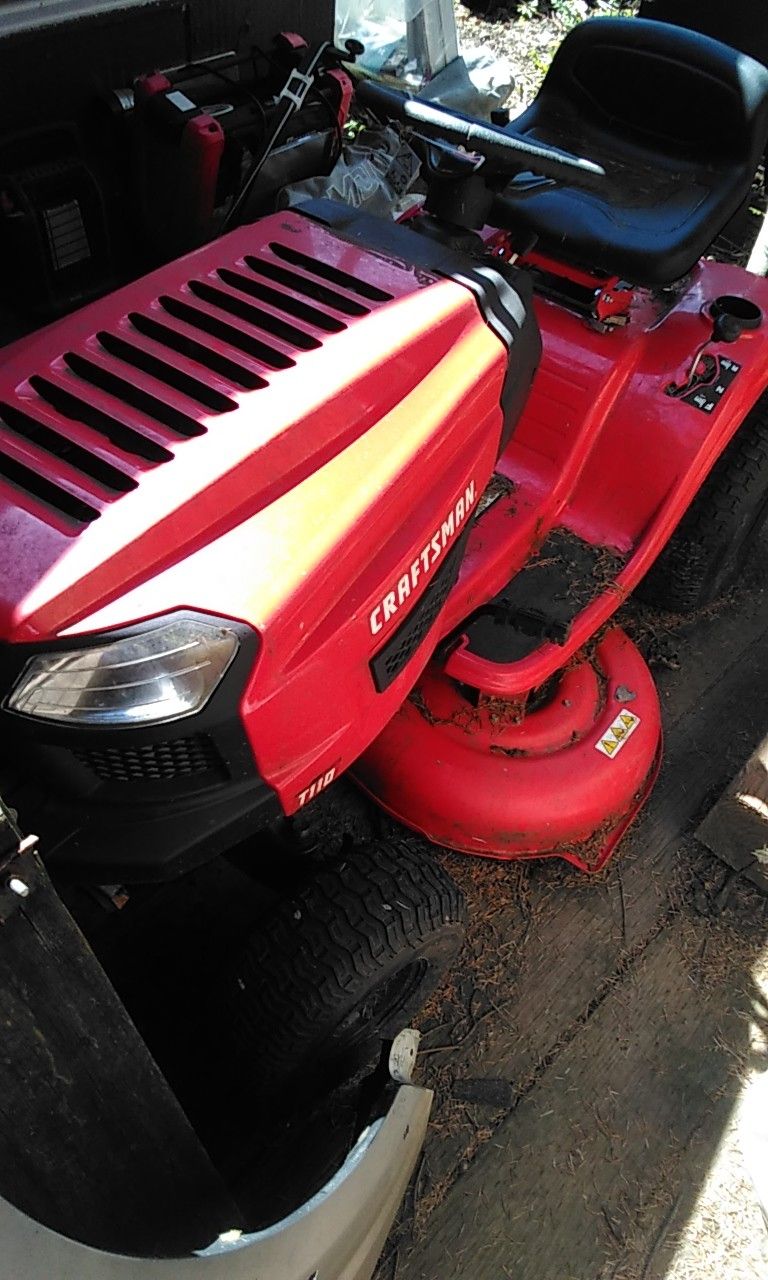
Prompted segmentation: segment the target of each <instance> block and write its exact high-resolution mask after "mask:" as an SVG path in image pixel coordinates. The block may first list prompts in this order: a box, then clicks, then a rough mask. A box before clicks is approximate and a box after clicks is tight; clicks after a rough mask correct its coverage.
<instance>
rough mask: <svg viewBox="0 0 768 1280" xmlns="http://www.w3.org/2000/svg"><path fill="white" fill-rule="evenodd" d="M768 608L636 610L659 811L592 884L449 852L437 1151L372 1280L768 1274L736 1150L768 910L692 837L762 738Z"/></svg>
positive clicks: (435, 1046) (754, 1042) (433, 1025)
mask: <svg viewBox="0 0 768 1280" xmlns="http://www.w3.org/2000/svg"><path fill="white" fill-rule="evenodd" d="M767 604H768V597H766V595H765V593H764V592H763V591H761V590H759V589H758V588H757V587H756V586H752V587H750V586H746V587H745V588H744V589H743V590H742V591H741V593H740V594H738V595H737V596H735V597H734V598H733V599H732V600H731V601H729V602H727V604H726V605H725V606H724V607H723V608H722V609H720V610H719V611H714V612H712V611H710V612H709V613H708V614H707V615H705V616H702V617H700V618H699V619H698V620H696V621H694V622H693V623H689V624H682V623H681V621H680V620H679V619H676V618H671V617H666V616H659V615H653V614H649V613H647V612H645V613H642V612H641V613H639V614H637V613H636V614H635V615H634V616H630V617H629V618H628V620H627V621H628V624H629V626H630V628H631V629H633V630H634V632H635V634H636V635H637V636H638V638H639V641H640V642H641V643H642V645H643V647H644V648H645V650H646V653H647V654H648V656H649V658H650V660H651V661H652V664H653V667H654V671H655V674H656V677H657V680H658V683H659V688H660V692H661V696H662V703H663V710H664V722H665V733H666V753H665V760H664V765H663V768H662V773H661V776H660V779H659V782H658V785H657V788H656V791H655V792H654V794H653V796H652V798H651V800H650V802H649V804H648V805H647V807H646V809H645V811H644V813H643V815H642V817H641V819H640V821H639V822H638V824H637V825H636V827H635V829H634V830H633V831H632V832H631V833H630V836H629V837H628V838H627V839H626V840H625V841H624V842H623V844H622V846H621V847H620V850H619V852H618V854H617V856H616V857H615V859H614V861H613V863H612V864H610V865H609V867H608V869H607V870H606V872H605V873H603V874H602V875H599V876H597V877H594V878H592V879H589V878H585V877H583V876H580V875H579V873H577V872H575V871H571V870H570V869H569V868H568V867H566V866H565V865H564V864H562V863H559V862H555V861H552V862H550V863H546V862H543V863H542V862H538V863H530V864H527V865H526V864H520V863H511V864H508V865H504V864H498V863H492V862H489V863H485V862H482V861H479V860H474V859H462V858H461V857H459V856H457V855H452V854H448V853H446V854H445V858H446V862H447V865H448V866H449V868H450V870H451V872H452V873H453V874H454V875H455V876H456V877H457V878H458V879H459V880H460V881H461V883H462V885H463V887H464V890H465V892H466V894H467V897H468V899H469V903H470V912H471V921H472V923H471V927H470V932H469V937H468V940H467V945H466V948H465V953H464V956H463V958H462V962H461V963H460V964H459V965H458V966H457V968H456V970H455V972H454V975H453V978H452V981H451V983H450V984H449V987H448V989H447V990H445V991H444V992H442V993H441V995H440V997H439V999H437V1000H436V1001H434V1002H433V1005H432V1007H431V1009H430V1010H429V1013H428V1016H427V1018H426V1019H425V1022H424V1026H423V1031H424V1038H423V1042H422V1044H423V1048H422V1071H423V1073H424V1076H425V1078H426V1080H427V1081H428V1083H430V1084H431V1086H432V1087H433V1088H434V1089H435V1090H436V1103H435V1109H434V1113H433V1123H432V1126H431V1131H430V1135H429V1140H428V1143H427V1147H426V1150H425V1153H424V1158H423V1160H422V1163H421V1166H420V1168H419V1171H418V1175H417V1177H416V1179H415V1182H414V1184H413V1187H412V1191H411V1196H410V1199H409V1201H408V1203H407V1205H406V1207H405V1210H404V1213H403V1215H402V1219H401V1222H400V1224H399V1227H398V1228H397V1230H396V1231H395V1233H394V1234H393V1236H392V1238H391V1240H390V1243H389V1246H388V1250H387V1253H386V1255H385V1258H384V1260H383V1262H382V1264H381V1266H380V1268H379V1272H378V1280H459V1278H461V1280H506V1278H507V1277H514V1280H665V1278H666V1280H694V1277H696V1280H715V1277H717V1280H764V1277H765V1276H766V1275H768V1234H767V1233H766V1231H765V1228H764V1225H763V1221H762V1218H761V1215H760V1211H759V1209H758V1207H757V1202H756V1199H755V1195H754V1192H753V1189H752V1184H751V1181H750V1178H749V1174H748V1172H747V1168H746V1165H745V1161H744V1158H743V1155H742V1147H743V1141H742V1140H743V1134H744V1125H745V1123H746V1124H747V1125H749V1118H748V1117H747V1119H746V1120H745V1119H744V1116H743V1114H742V1113H741V1111H740V1110H739V1108H740V1106H741V1099H742V1096H743V1094H744V1088H745V1085H746V1084H747V1083H748V1082H749V1081H750V1079H751V1078H752V1077H754V1076H755V1075H756V1074H759V1073H760V1072H762V1071H763V1070H765V1069H766V1068H768V1041H767V1039H766V1037H768V899H766V898H765V897H763V896H761V894H760V893H759V892H758V891H757V889H756V888H754V886H752V885H751V884H750V883H748V882H746V881H744V880H743V879H742V878H740V877H738V876H736V875H734V873H733V872H731V871H730V870H729V869H728V868H726V867H725V866H724V865H723V864H722V863H720V862H719V861H718V860H717V859H716V858H715V857H714V856H713V855H712V854H711V853H710V852H709V851H708V850H706V849H705V848H704V846H703V845H701V844H700V843H699V842H698V841H697V840H696V839H695V838H694V836H693V834H692V833H693V831H695V827H696V825H697V823H698V821H699V820H700V819H701V817H702V816H703V815H704V813H706V812H707V810H708V809H709V808H710V807H711V806H712V804H713V803H714V802H715V801H716V799H717V797H718V796H719V794H720V793H721V791H722V790H723V788H724V787H725V785H726V784H727V783H728V781H729V780H730V778H731V777H732V776H733V775H734V773H735V772H736V771H737V770H738V768H739V767H740V766H741V765H742V764H743V763H744V761H745V760H746V759H747V757H748V756H749V755H750V754H751V752H752V751H753V749H754V748H755V747H756V745H757V744H758V743H759V741H760V740H761V739H762V737H763V736H764V735H765V733H766V731H767V730H768V682H766V681H765V679H764V673H765V668H766V662H768V608H767V607H766V605H767Z"/></svg>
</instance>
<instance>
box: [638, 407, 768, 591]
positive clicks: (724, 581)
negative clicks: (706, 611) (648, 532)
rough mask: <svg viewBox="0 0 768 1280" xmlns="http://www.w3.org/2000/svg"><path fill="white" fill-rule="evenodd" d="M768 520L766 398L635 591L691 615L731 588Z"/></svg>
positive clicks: (724, 455)
mask: <svg viewBox="0 0 768 1280" xmlns="http://www.w3.org/2000/svg"><path fill="white" fill-rule="evenodd" d="M767 517H768V392H764V393H763V395H762V396H761V397H760V399H759V400H758V402H757V404H756V405H755V407H754V408H753V409H752V410H751V412H750V413H748V414H747V416H746V418H745V419H744V421H743V423H742V424H741V426H740V427H739V429H738V431H737V433H736V435H735V436H734V437H733V439H732V440H731V442H730V443H729V444H728V445H727V447H726V449H725V450H724V452H723V453H722V454H721V456H720V458H719V459H718V461H717V462H716V463H715V465H714V467H713V468H712V471H711V472H710V473H709V476H708V477H707V479H706V480H705V482H704V484H703V485H702V487H701V489H700V490H699V493H698V494H697V495H696V498H695V499H694V501H693V502H692V503H691V506H690V507H689V508H688V511H687V512H686V514H685V515H684V516H683V519H682V520H681V521H680V524H679V525H678V527H677V529H676V530H675V532H674V534H673V535H672V537H671V538H670V540H669V542H668V543H667V546H666V547H665V548H664V550H663V551H662V553H661V555H660V556H659V558H658V559H657V560H656V562H655V564H654V565H653V566H652V567H651V569H650V570H649V571H648V573H647V574H646V576H645V578H644V579H643V581H642V582H641V583H640V585H639V586H638V588H637V591H636V594H637V596H638V597H639V598H640V599H641V600H645V601H646V602H647V603H648V604H652V605H656V606H658V607H659V608H662V609H669V610H671V611H673V612H675V613H690V612H692V611H693V610H695V609H700V608H702V607H703V606H705V605H708V604H712V603H713V601H715V600H718V599H720V597H721V596H723V595H724V594H725V592H726V591H727V590H728V588H729V587H731V586H733V584H734V582H735V581H736V579H737V578H738V576H739V573H740V571H741V569H742V568H743V567H744V564H745V561H746V560H747V557H748V555H749V552H750V550H751V548H752V546H753V545H754V543H755V541H756V539H757V538H758V536H759V534H760V531H761V530H762V528H763V526H764V525H765V522H766V518H767Z"/></svg>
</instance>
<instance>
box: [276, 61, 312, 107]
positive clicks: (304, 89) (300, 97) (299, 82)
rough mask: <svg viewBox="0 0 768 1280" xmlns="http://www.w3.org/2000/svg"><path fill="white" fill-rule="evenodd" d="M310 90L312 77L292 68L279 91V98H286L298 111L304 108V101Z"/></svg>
mask: <svg viewBox="0 0 768 1280" xmlns="http://www.w3.org/2000/svg"><path fill="white" fill-rule="evenodd" d="M311 88H312V76H308V75H305V74H304V72H303V71H297V70H296V69H295V68H294V70H293V71H292V72H291V74H290V75H289V77H288V79H287V80H286V82H285V84H284V85H283V87H282V89H281V90H280V97H281V98H287V100H288V101H289V102H292V103H293V105H294V106H295V107H296V108H297V109H298V108H300V107H303V106H304V100H305V98H306V96H307V94H308V93H309V91H310V89H311Z"/></svg>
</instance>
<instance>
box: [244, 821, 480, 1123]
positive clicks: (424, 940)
mask: <svg viewBox="0 0 768 1280" xmlns="http://www.w3.org/2000/svg"><path fill="white" fill-rule="evenodd" d="M465 917H466V910H465V905H464V899H463V896H462V894H461V892H460V891H459V889H458V887H457V886H456V885H455V884H454V882H453V880H452V879H451V878H450V876H448V875H447V874H446V872H444V871H443V870H442V868H441V867H439V866H438V865H437V864H436V863H435V862H434V860H433V859H432V858H431V857H430V856H429V854H428V853H426V852H424V851H423V850H422V849H421V848H417V847H416V846H415V844H414V843H413V842H411V841H407V840H382V841H380V842H378V843H376V844H372V845H370V846H368V847H367V848H364V849H361V850H359V851H355V852H353V853H352V854H351V855H350V856H349V857H348V858H347V859H346V860H345V861H344V862H342V863H340V864H338V865H335V866H329V867H325V868H323V869H322V870H321V871H320V872H319V873H318V874H317V875H316V876H315V877H314V878H313V879H311V880H309V881H307V882H306V883H305V884H304V886H303V887H302V888H301V889H300V890H299V892H298V893H297V894H296V896H295V897H294V898H292V899H289V900H284V901H283V902H282V903H280V904H279V905H278V907H277V908H276V909H275V910H274V912H273V914H272V915H271V916H270V917H269V918H268V919H267V920H266V921H265V922H264V924H263V926H262V927H261V928H259V929H258V931H256V932H255V933H254V934H253V935H252V936H251V937H250V939H249V940H248V942H247V944H246V946H245V949H244V951H243V953H242V954H241V956H240V959H239V962H238V964H237V966H236V975H235V983H234V996H233V1006H234V1007H233V1015H234V1031H235V1034H236V1037H237V1040H238V1042H239V1044H240V1046H241V1047H242V1049H243V1050H244V1052H245V1054H246V1055H247V1071H248V1074H249V1077H250V1080H251V1086H252V1088H253V1089H254V1091H255V1092H257V1093H260V1094H261V1096H262V1099H264V1098H265V1097H267V1098H268V1097H269V1096H271V1095H273V1094H274V1093H276V1092H280V1091H282V1089H283V1088H285V1087H286V1086H288V1085H296V1084H297V1083H301V1084H302V1085H305V1086H306V1087H310V1088H312V1089H313V1090H314V1089H315V1088H320V1087H321V1086H325V1085H326V1084H328V1083H331V1082H334V1083H335V1082H336V1081H338V1080H340V1079H342V1078H345V1077H347V1078H348V1077H349V1076H350V1075H351V1074H353V1073H354V1072H355V1071H356V1070H359V1069H360V1067H361V1066H362V1065H364V1064H365V1063H367V1062H369V1061H372V1060H373V1058H374V1056H377V1055H378V1053H379V1051H380V1044H381V1040H382V1039H385V1038H388V1037H390V1036H392V1035H394V1034H395V1033H396V1032H397V1031H399V1030H400V1029H401V1028H402V1027H404V1026H406V1025H407V1024H408V1023H409V1021H410V1020H411V1019H412V1018H413V1017H414V1015H415V1014H416V1013H417V1012H418V1011H419V1009H420V1008H421V1007H422V1005H423V1004H424V1001H425V1000H426V998H427V996H429V995H430V993H431V992H432V991H433V990H434V988H435V987H436V986H437V984H438V982H439V981H440V979H441V978H442V976H443V974H444V973H445V972H446V970H447V969H448V967H449V965H450V964H451V963H452V961H453V960H454V959H455V957H456V955H457V953H458V950H459V947H460V946H461V943H462V941H463V938H464V932H465V928H464V924H465Z"/></svg>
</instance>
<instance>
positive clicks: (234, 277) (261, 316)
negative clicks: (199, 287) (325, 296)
mask: <svg viewBox="0 0 768 1280" xmlns="http://www.w3.org/2000/svg"><path fill="white" fill-rule="evenodd" d="M216 274H217V276H218V277H219V279H220V280H223V281H224V284H228V285H230V286H231V287H232V288H233V289H239V290H240V292H241V293H247V294H248V295H249V297H251V298H258V300H259V302H266V301H267V299H266V298H265V297H264V294H265V293H271V294H272V295H273V298H274V299H275V300H274V301H273V302H272V306H275V307H276V306H278V305H279V304H280V303H281V302H282V295H281V294H279V293H275V291H274V290H273V289H269V288H266V287H262V285H260V284H259V282H258V280H249V279H248V276H241V275H240V272H239V271H230V270H229V269H228V268H227V267H221V268H220V269H219V270H218V271H217V272H216ZM248 310H249V313H250V314H251V315H252V316H254V317H255V318H254V319H253V320H252V321H251V323H252V324H258V325H259V327H260V328H262V329H266V330H267V332H268V333H272V334H274V336H275V337H276V338H282V340H283V342H289V343H290V344H291V346H293V347H298V348H299V350H300V351H315V350H316V349H317V347H319V346H320V345H321V344H320V340H319V339H318V338H315V337H313V336H312V334H311V333H305V332H304V330H303V329H297V328H296V326H295V325H294V324H289V323H288V322H287V321H286V320H280V319H279V318H278V317H277V316H273V315H271V314H270V312H269V311H259V310H257V309H256V308H255V307H249V308H248ZM343 328H344V325H343V324H342V323H341V321H338V322H337V324H335V325H334V331H335V332H337V333H338V331H339V330H340V329H343Z"/></svg>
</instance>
